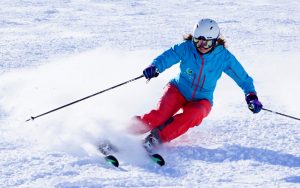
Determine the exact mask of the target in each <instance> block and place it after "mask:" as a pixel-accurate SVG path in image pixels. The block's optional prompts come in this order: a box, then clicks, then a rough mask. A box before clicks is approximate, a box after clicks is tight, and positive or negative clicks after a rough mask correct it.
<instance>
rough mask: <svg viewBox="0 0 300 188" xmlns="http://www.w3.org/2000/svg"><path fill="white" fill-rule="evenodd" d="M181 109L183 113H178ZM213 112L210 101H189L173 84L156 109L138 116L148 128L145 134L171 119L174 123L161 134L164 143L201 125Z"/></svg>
mask: <svg viewBox="0 0 300 188" xmlns="http://www.w3.org/2000/svg"><path fill="white" fill-rule="evenodd" d="M180 109H182V111H180V112H178V111H179V110H180ZM210 110H211V104H210V102H209V101H208V100H205V99H204V100H199V101H187V100H186V99H185V98H184V97H183V96H182V94H181V93H180V92H179V90H178V89H177V88H176V87H175V86H174V85H172V84H168V85H167V86H166V89H165V92H164V95H163V96H162V97H161V99H160V101H159V102H158V105H157V107H156V108H155V109H153V110H151V111H150V112H149V113H147V114H144V115H143V116H138V119H140V120H141V121H142V122H143V123H144V124H145V125H146V126H147V128H146V129H144V131H143V132H144V133H146V132H148V131H150V130H152V129H154V128H158V127H160V126H161V125H163V124H164V123H165V122H166V121H167V120H169V119H170V118H171V117H172V118H173V121H171V122H170V123H169V124H167V125H165V126H164V127H163V128H162V129H161V130H160V132H159V134H160V137H161V140H162V142H169V141H171V140H173V139H175V138H177V137H178V136H180V135H182V134H184V133H185V132H187V130H188V129H189V128H192V127H194V126H197V125H199V124H200V123H201V122H202V120H203V118H205V117H206V116H207V115H208V114H209V112H210Z"/></svg>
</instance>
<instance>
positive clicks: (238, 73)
mask: <svg viewBox="0 0 300 188" xmlns="http://www.w3.org/2000/svg"><path fill="white" fill-rule="evenodd" d="M226 56H227V57H226V59H227V61H226V67H225V69H224V72H225V73H226V74H227V75H228V76H230V77H231V78H232V79H233V80H234V81H235V82H236V83H237V84H238V86H239V87H240V88H241V89H242V90H243V91H244V93H245V95H247V94H248V93H256V91H255V88H254V85H253V79H252V78H251V77H250V76H249V75H248V73H247V72H246V71H245V69H244V68H243V67H242V65H241V64H240V62H239V61H238V60H237V59H236V58H235V57H234V55H232V54H231V53H230V52H229V51H228V50H227V54H226Z"/></svg>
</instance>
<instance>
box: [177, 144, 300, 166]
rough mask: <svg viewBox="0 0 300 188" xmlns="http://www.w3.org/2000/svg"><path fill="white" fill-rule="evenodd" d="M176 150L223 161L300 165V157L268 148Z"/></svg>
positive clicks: (200, 157) (197, 158)
mask: <svg viewBox="0 0 300 188" xmlns="http://www.w3.org/2000/svg"><path fill="white" fill-rule="evenodd" d="M175 151H178V152H177V153H178V154H179V155H180V156H181V157H184V158H191V159H195V160H203V161H206V162H213V163H221V162H225V161H240V160H252V161H257V162H260V163H266V164H271V165H280V166H286V167H300V157H297V156H294V155H291V154H286V153H281V152H277V151H272V150H268V149H260V148H250V147H243V146H239V145H228V146H224V147H222V148H217V149H206V148H202V147H191V146H184V147H176V149H175Z"/></svg>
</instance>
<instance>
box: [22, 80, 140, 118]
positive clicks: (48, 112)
mask: <svg viewBox="0 0 300 188" xmlns="http://www.w3.org/2000/svg"><path fill="white" fill-rule="evenodd" d="M142 77H144V75H141V76H138V77H136V78H133V79H131V80H128V81H126V82H123V83H120V84H118V85H115V86H112V87H110V88H107V89H105V90H102V91H99V92H97V93H94V94H92V95H89V96H86V97H83V98H81V99H78V100H76V101H73V102H70V103H68V104H65V105H63V106H60V107H57V108H55V109H52V110H49V111H47V112H45V113H42V114H39V115H37V116H31V117H30V118H29V119H27V120H26V122H27V121H30V120H34V119H36V118H38V117H41V116H44V115H46V114H50V113H52V112H55V111H57V110H60V109H62V108H65V107H67V106H70V105H73V104H75V103H78V102H80V101H83V100H86V99H88V98H91V97H94V96H96V95H99V94H100V93H104V92H106V91H109V90H112V89H114V88H116V87H120V86H122V85H124V84H128V83H130V82H133V81H135V80H138V79H140V78H142Z"/></svg>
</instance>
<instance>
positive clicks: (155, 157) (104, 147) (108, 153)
mask: <svg viewBox="0 0 300 188" xmlns="http://www.w3.org/2000/svg"><path fill="white" fill-rule="evenodd" d="M97 148H98V150H99V151H100V153H101V154H102V155H103V156H104V159H105V161H106V162H107V163H108V164H110V165H113V166H114V167H117V168H119V164H120V163H119V160H118V158H117V157H116V156H115V155H113V154H115V153H117V152H118V149H117V147H115V146H114V145H113V144H111V143H110V142H109V141H107V140H106V141H104V142H103V143H101V144H99V145H98V146H97ZM146 152H147V155H148V157H149V158H150V160H151V161H152V162H154V163H155V164H157V165H159V166H164V165H165V160H164V158H163V157H162V156H161V155H160V154H158V153H152V152H151V153H150V152H148V151H147V150H146Z"/></svg>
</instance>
